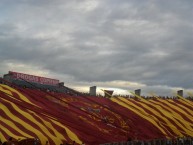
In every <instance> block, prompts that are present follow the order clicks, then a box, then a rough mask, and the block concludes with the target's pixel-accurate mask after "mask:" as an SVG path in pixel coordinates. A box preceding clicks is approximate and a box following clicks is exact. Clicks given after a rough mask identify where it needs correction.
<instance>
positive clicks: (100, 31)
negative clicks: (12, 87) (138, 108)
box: [0, 0, 193, 89]
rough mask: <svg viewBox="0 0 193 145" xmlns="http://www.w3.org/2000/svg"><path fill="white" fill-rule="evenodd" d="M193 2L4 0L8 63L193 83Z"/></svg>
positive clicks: (76, 76)
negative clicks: (192, 10)
mask: <svg viewBox="0 0 193 145" xmlns="http://www.w3.org/2000/svg"><path fill="white" fill-rule="evenodd" d="M192 6H193V2H192V1H191V0H187V1H180V0H171V1H164V2H163V1H161V0H157V1H141V0H129V1H128V0H122V1H118V0H106V1H102V0H101V1H100V0H98V1H95V0H88V1H86V0H71V1H63V0H56V1H52V0H49V1H46V0H35V1H34V0H19V1H17V2H16V1H13V0H3V1H1V2H0V7H1V8H2V9H1V10H0V11H1V13H0V16H1V19H0V61H1V62H4V64H3V65H2V64H1V66H3V67H4V68H6V69H11V68H10V67H8V65H7V67H6V62H11V63H15V65H16V66H17V64H21V63H23V64H25V65H28V66H31V67H32V68H33V66H37V67H38V68H39V69H42V70H48V71H49V72H50V74H54V75H56V76H60V77H61V79H63V78H62V76H65V77H64V78H65V79H66V80H65V81H69V80H70V81H73V83H75V82H77V84H78V83H79V82H86V84H89V83H91V82H95V83H97V82H100V84H101V83H102V82H109V86H110V83H112V82H113V81H116V80H119V81H126V82H127V81H128V82H137V83H139V84H140V83H141V84H145V85H147V86H146V88H147V89H148V87H151V86H152V88H154V87H153V86H159V87H158V88H159V89H160V88H161V87H160V86H163V88H164V86H168V87H171V88H172V87H182V88H189V89H191V88H192V81H193V78H192V76H191V75H192V71H193V69H192V67H191V66H192V64H191V62H192V61H193V58H192V54H193V49H192V34H193V29H192V28H193V25H192V22H193V20H192V12H191V9H192ZM6 71H7V70H6ZM17 71H22V70H17ZM1 72H5V69H3V68H1ZM68 77H69V78H68ZM67 79H69V80H67ZM123 84H124V83H123ZM117 87H119V85H117ZM121 88H124V87H123V86H121Z"/></svg>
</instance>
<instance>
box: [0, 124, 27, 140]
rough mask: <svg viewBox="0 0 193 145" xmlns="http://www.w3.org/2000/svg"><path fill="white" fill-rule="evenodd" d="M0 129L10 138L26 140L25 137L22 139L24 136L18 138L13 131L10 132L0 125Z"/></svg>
mask: <svg viewBox="0 0 193 145" xmlns="http://www.w3.org/2000/svg"><path fill="white" fill-rule="evenodd" d="M0 128H1V130H3V131H4V132H6V133H7V134H9V136H11V137H13V138H15V139H19V138H20V139H25V138H24V137H22V136H18V135H15V134H13V133H12V132H11V131H9V130H8V129H7V128H5V127H4V126H2V125H1V124H0Z"/></svg>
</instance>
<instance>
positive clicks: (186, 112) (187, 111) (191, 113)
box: [167, 100, 193, 116]
mask: <svg viewBox="0 0 193 145" xmlns="http://www.w3.org/2000/svg"><path fill="white" fill-rule="evenodd" d="M167 101H168V102H171V103H172V102H173V103H176V102H174V101H173V100H167ZM182 104H183V103H182ZM182 104H179V103H178V104H177V106H180V107H181V108H183V109H185V110H186V111H184V112H185V114H190V115H192V116H193V111H192V110H190V109H189V108H187V107H186V106H184V105H182Z"/></svg>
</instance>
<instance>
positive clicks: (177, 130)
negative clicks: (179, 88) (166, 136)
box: [137, 99, 187, 136]
mask: <svg viewBox="0 0 193 145" xmlns="http://www.w3.org/2000/svg"><path fill="white" fill-rule="evenodd" d="M137 103H139V104H141V105H142V106H143V107H144V108H146V109H147V110H149V111H151V112H152V113H153V115H154V116H155V115H156V116H158V117H159V118H161V119H163V120H164V121H165V122H166V124H167V125H168V126H169V127H170V129H171V130H173V132H174V133H176V134H177V135H180V136H182V133H181V132H180V131H179V129H178V128H176V126H174V125H173V123H171V122H170V121H169V120H168V119H167V118H169V119H171V120H172V121H174V122H175V123H176V125H178V126H179V127H181V128H182V129H183V130H184V131H185V130H187V129H186V128H184V126H182V125H181V124H180V123H179V121H178V120H176V119H175V118H174V117H173V116H171V113H170V112H168V111H166V110H165V109H164V108H162V107H160V106H158V105H155V104H154V105H153V106H154V107H155V108H156V109H157V110H160V112H162V113H163V114H164V116H165V117H164V116H163V115H162V114H160V113H159V112H158V111H155V110H153V109H152V108H151V107H149V106H148V105H152V104H151V103H150V102H148V101H147V100H145V99H142V100H141V101H139V102H137ZM145 103H146V104H148V105H146V104H145Z"/></svg>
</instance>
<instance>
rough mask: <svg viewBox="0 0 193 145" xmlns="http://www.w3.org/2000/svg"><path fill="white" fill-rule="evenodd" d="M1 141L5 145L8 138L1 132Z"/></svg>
mask: <svg viewBox="0 0 193 145" xmlns="http://www.w3.org/2000/svg"><path fill="white" fill-rule="evenodd" d="M0 141H1V142H2V143H3V142H5V141H6V138H5V137H4V135H3V134H2V133H1V131H0Z"/></svg>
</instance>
